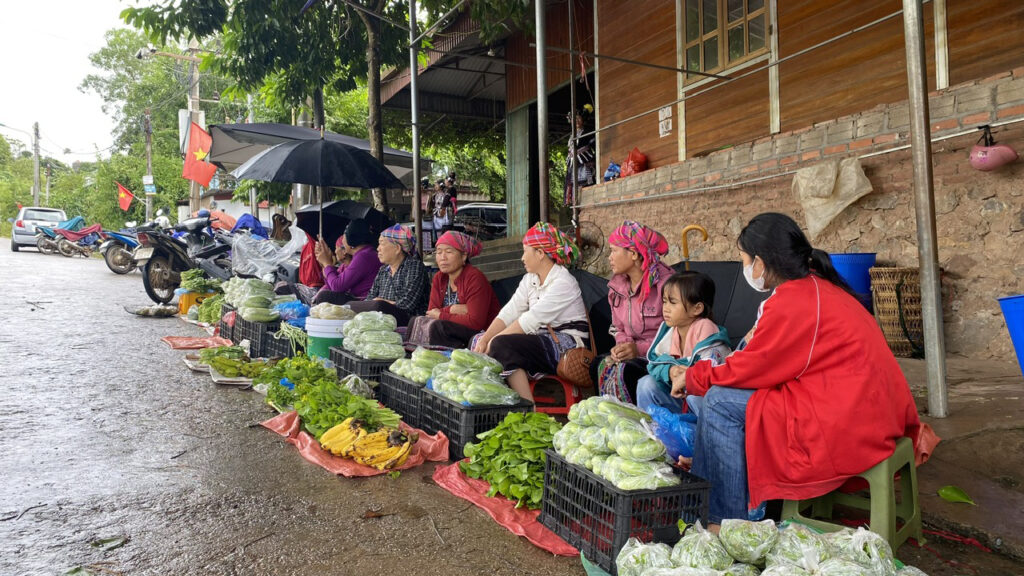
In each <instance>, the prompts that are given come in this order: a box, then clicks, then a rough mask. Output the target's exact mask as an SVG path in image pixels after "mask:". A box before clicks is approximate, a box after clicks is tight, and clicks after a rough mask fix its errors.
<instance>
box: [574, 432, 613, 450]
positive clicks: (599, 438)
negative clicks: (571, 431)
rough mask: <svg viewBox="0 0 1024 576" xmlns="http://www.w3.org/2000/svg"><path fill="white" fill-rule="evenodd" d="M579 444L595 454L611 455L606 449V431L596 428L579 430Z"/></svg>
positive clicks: (607, 448)
mask: <svg viewBox="0 0 1024 576" xmlns="http://www.w3.org/2000/svg"><path fill="white" fill-rule="evenodd" d="M580 444H582V445H584V446H586V447H587V449H588V450H590V451H591V452H593V453H595V454H611V453H612V452H614V450H612V449H611V448H609V447H608V431H607V430H605V429H604V428H598V427H596V426H585V427H583V429H581V430H580Z"/></svg>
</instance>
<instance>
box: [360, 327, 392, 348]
mask: <svg viewBox="0 0 1024 576" xmlns="http://www.w3.org/2000/svg"><path fill="white" fill-rule="evenodd" d="M359 341H360V342H361V343H363V344H396V345H399V346H401V345H402V335H401V334H399V333H398V332H384V331H381V330H367V331H365V332H363V333H362V334H361V335H360V336H359Z"/></svg>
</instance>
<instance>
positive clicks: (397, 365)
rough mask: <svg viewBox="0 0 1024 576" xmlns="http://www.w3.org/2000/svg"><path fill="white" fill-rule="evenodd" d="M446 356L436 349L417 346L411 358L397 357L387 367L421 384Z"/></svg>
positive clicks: (428, 378)
mask: <svg viewBox="0 0 1024 576" xmlns="http://www.w3.org/2000/svg"><path fill="white" fill-rule="evenodd" d="M447 361H448V358H447V357H446V356H445V355H444V354H441V353H440V352H438V351H436V350H429V349H427V348H424V347H422V346H417V347H416V350H414V351H413V353H412V358H411V359H410V358H399V359H398V360H395V361H394V362H392V363H391V366H389V367H388V370H390V371H391V372H392V373H393V374H397V375H399V376H401V377H402V378H405V379H406V380H410V381H412V382H415V383H417V384H420V385H423V384H426V383H427V380H430V374H431V372H432V371H433V370H434V367H435V366H437V365H438V364H442V363H444V362H447Z"/></svg>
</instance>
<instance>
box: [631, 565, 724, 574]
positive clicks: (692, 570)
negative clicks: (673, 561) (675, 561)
mask: <svg viewBox="0 0 1024 576" xmlns="http://www.w3.org/2000/svg"><path fill="white" fill-rule="evenodd" d="M644 576H722V573H721V572H719V571H718V570H712V569H711V568H690V567H689V566H677V567H675V568H652V569H650V570H648V571H647V572H644Z"/></svg>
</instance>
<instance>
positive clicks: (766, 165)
mask: <svg viewBox="0 0 1024 576" xmlns="http://www.w3.org/2000/svg"><path fill="white" fill-rule="evenodd" d="M778 166H779V163H778V160H767V161H765V162H761V163H760V164H758V165H757V169H758V170H772V169H773V168H778Z"/></svg>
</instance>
